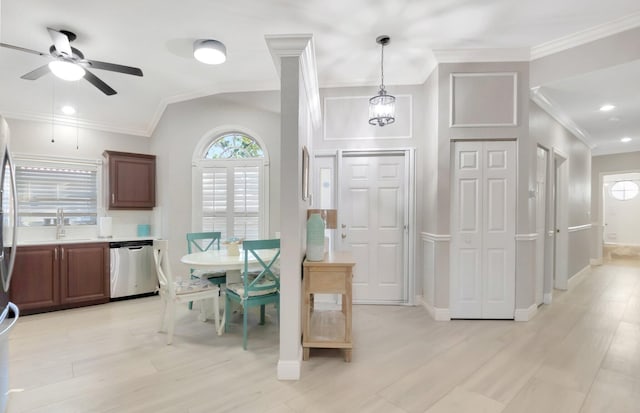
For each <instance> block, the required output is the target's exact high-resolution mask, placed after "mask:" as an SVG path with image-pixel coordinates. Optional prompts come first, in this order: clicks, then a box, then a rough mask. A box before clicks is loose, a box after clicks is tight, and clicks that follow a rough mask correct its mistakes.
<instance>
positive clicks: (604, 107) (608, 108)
mask: <svg viewBox="0 0 640 413" xmlns="http://www.w3.org/2000/svg"><path fill="white" fill-rule="evenodd" d="M615 108H616V107H615V106H613V105H610V104H608V103H607V104H606V105H602V106H600V110H601V111H602V112H609V111H610V110H614V109H615Z"/></svg>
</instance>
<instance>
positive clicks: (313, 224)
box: [307, 214, 324, 261]
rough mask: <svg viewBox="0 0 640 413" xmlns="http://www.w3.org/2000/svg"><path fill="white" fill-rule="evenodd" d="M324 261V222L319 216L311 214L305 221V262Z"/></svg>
mask: <svg viewBox="0 0 640 413" xmlns="http://www.w3.org/2000/svg"><path fill="white" fill-rule="evenodd" d="M323 259H324V221H323V220H322V217H321V216H320V214H311V216H310V217H309V219H308V220H307V260H309V261H322V260H323Z"/></svg>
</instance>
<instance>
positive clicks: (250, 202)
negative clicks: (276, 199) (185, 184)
mask: <svg viewBox="0 0 640 413" xmlns="http://www.w3.org/2000/svg"><path fill="white" fill-rule="evenodd" d="M260 182H261V176H260V167H259V165H258V162H255V163H254V164H253V165H246V164H245V165H228V166H216V167H204V168H203V170H202V229H203V231H220V232H221V233H222V239H223V240H226V239H229V238H232V237H235V238H242V239H258V238H259V237H260Z"/></svg>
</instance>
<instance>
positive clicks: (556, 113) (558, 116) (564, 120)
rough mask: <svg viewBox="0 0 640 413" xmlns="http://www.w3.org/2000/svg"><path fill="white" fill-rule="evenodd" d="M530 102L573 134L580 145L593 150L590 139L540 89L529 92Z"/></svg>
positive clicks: (593, 146)
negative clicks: (582, 144)
mask: <svg viewBox="0 0 640 413" xmlns="http://www.w3.org/2000/svg"><path fill="white" fill-rule="evenodd" d="M530 97H531V100H533V101H534V102H535V103H536V104H537V105H538V106H540V108H541V109H542V110H544V111H545V112H547V113H548V114H549V115H551V117H553V118H554V119H555V120H557V121H558V123H560V124H561V125H562V126H564V127H565V128H566V129H567V130H569V132H571V133H572V134H574V135H575V136H576V138H578V139H579V140H580V141H582V143H584V144H585V145H587V147H588V148H589V149H593V148H595V145H594V144H593V143H592V142H591V140H592V138H591V135H589V134H588V133H587V132H585V131H583V130H582V129H580V128H579V127H578V125H576V123H575V122H574V121H573V120H572V119H571V118H570V117H569V116H568V115H567V114H566V113H564V112H563V111H562V110H561V109H560V108H559V107H558V105H557V104H556V103H555V102H554V101H553V100H552V99H550V98H549V97H547V96H545V94H544V93H543V92H542V91H541V90H540V87H535V88H533V89H531V91H530Z"/></svg>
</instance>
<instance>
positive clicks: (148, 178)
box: [104, 151, 156, 209]
mask: <svg viewBox="0 0 640 413" xmlns="http://www.w3.org/2000/svg"><path fill="white" fill-rule="evenodd" d="M104 157H105V158H106V160H107V168H108V173H107V174H105V175H106V176H107V177H108V185H107V188H108V189H109V193H108V194H107V198H108V200H109V201H108V203H109V209H152V208H153V207H155V206H156V157H155V155H145V154H138V153H126V152H114V151H104Z"/></svg>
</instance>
